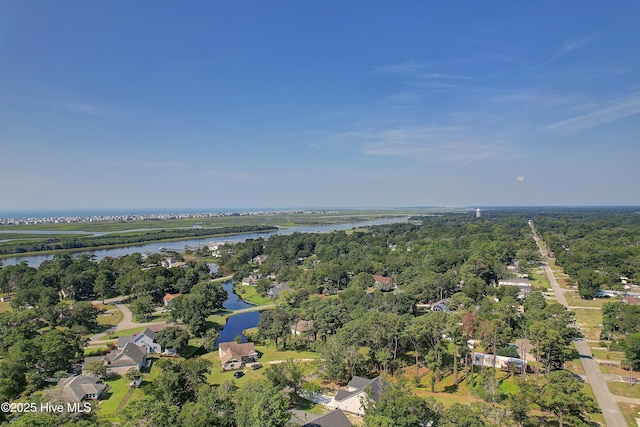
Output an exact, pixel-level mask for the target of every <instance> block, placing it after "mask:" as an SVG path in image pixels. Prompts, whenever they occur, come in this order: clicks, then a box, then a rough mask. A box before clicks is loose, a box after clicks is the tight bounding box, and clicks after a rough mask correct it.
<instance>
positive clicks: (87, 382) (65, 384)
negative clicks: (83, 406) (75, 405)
mask: <svg viewBox="0 0 640 427" xmlns="http://www.w3.org/2000/svg"><path fill="white" fill-rule="evenodd" d="M57 388H58V389H59V390H61V391H62V394H64V396H65V397H66V398H67V399H68V400H69V401H70V402H80V401H82V400H89V399H98V398H99V397H100V396H101V395H102V393H104V392H105V390H107V389H108V386H107V385H106V384H103V383H100V382H98V378H96V377H88V376H84V375H78V376H75V377H69V378H62V379H61V380H60V381H58V385H57Z"/></svg>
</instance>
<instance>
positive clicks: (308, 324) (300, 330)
mask: <svg viewBox="0 0 640 427" xmlns="http://www.w3.org/2000/svg"><path fill="white" fill-rule="evenodd" d="M309 331H313V320H300V321H298V323H296V324H293V325H291V333H292V334H293V335H304V334H306V333H307V332H309Z"/></svg>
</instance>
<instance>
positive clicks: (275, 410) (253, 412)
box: [235, 380, 291, 427]
mask: <svg viewBox="0 0 640 427" xmlns="http://www.w3.org/2000/svg"><path fill="white" fill-rule="evenodd" d="M237 399H238V403H237V405H236V411H235V417H236V422H237V424H238V427H254V426H261V427H282V426H284V425H285V424H286V423H287V422H288V421H289V419H290V418H291V413H290V412H289V410H288V409H289V408H288V404H287V401H286V399H285V397H284V395H283V394H282V391H281V390H280V389H279V388H277V387H275V386H274V385H272V384H271V383H269V382H268V381H260V380H258V381H253V382H251V383H249V384H247V385H246V386H245V387H244V388H243V392H242V393H239V395H238V397H237Z"/></svg>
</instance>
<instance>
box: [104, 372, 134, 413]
mask: <svg viewBox="0 0 640 427" xmlns="http://www.w3.org/2000/svg"><path fill="white" fill-rule="evenodd" d="M105 384H107V385H108V386H109V390H108V391H107V394H106V395H105V396H106V397H105V398H103V400H102V401H101V402H100V405H99V406H98V417H99V418H106V419H107V420H109V421H117V417H116V411H117V410H118V408H119V407H120V405H121V403H122V401H123V399H124V398H125V397H126V395H127V394H128V393H129V391H130V390H131V389H130V387H129V381H128V380H127V379H126V378H125V377H121V378H114V379H108V380H106V381H105Z"/></svg>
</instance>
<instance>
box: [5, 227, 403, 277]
mask: <svg viewBox="0 0 640 427" xmlns="http://www.w3.org/2000/svg"><path fill="white" fill-rule="evenodd" d="M407 220H408V217H406V216H405V217H395V218H385V219H378V220H373V221H362V222H349V223H346V224H334V225H321V226H300V227H290V228H286V229H282V230H276V231H269V232H265V233H246V234H232V235H227V236H219V237H205V238H197V239H185V240H176V241H173V242H153V243H146V244H144V245H137V246H127V247H124V248H110V249H98V250H93V251H79V252H74V253H73V255H78V254H90V255H94V256H95V257H96V260H101V259H102V258H104V257H114V258H117V257H120V256H124V255H129V254H132V253H135V252H139V253H155V252H159V251H160V248H161V247H164V248H166V249H167V250H175V251H180V252H181V251H184V248H185V246H190V247H193V246H198V245H206V244H208V243H209V242H212V241H228V242H232V243H238V242H244V241H245V240H247V239H258V238H260V237H262V238H267V237H269V236H272V235H274V234H280V235H289V234H293V233H326V232H330V231H335V230H350V229H352V228H354V227H368V226H372V225H384V224H395V223H399V222H406V221H407ZM52 258H53V255H52V254H47V255H44V254H43V255H31V256H22V257H21V256H18V257H13V258H4V259H0V262H2V263H3V264H4V265H14V264H19V263H21V262H23V261H27V262H28V263H29V265H30V266H32V267H37V266H39V265H40V264H41V263H42V262H43V261H46V260H50V259H52Z"/></svg>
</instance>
